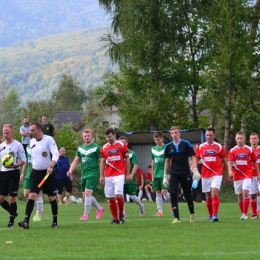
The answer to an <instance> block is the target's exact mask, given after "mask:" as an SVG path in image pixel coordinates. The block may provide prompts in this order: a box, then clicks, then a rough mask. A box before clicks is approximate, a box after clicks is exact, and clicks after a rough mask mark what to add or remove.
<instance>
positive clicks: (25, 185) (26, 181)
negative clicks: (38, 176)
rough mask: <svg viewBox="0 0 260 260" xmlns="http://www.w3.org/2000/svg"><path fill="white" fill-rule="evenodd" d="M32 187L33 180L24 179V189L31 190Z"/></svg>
mask: <svg viewBox="0 0 260 260" xmlns="http://www.w3.org/2000/svg"><path fill="white" fill-rule="evenodd" d="M30 187H31V180H30V179H29V178H25V179H24V183H23V188H24V189H25V190H29V189H30Z"/></svg>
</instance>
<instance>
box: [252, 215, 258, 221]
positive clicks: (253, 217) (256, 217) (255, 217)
mask: <svg viewBox="0 0 260 260" xmlns="http://www.w3.org/2000/svg"><path fill="white" fill-rule="evenodd" d="M250 219H252V220H254V219H258V216H257V215H253V216H252V217H251V218H250Z"/></svg>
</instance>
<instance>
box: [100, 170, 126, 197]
mask: <svg viewBox="0 0 260 260" xmlns="http://www.w3.org/2000/svg"><path fill="white" fill-rule="evenodd" d="M124 183H125V175H118V176H112V177H105V196H106V198H114V197H115V196H116V195H123V194H124Z"/></svg>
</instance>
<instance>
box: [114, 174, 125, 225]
mask: <svg viewBox="0 0 260 260" xmlns="http://www.w3.org/2000/svg"><path fill="white" fill-rule="evenodd" d="M124 182H125V176H124V175H119V176H115V177H114V187H115V196H116V200H117V207H118V212H119V223H120V224H123V223H124V222H125V216H124V204H125V202H124V198H123V196H124V193H123V191H124Z"/></svg>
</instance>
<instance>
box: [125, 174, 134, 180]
mask: <svg viewBox="0 0 260 260" xmlns="http://www.w3.org/2000/svg"><path fill="white" fill-rule="evenodd" d="M125 180H126V181H132V180H133V176H132V175H131V174H130V175H126V176H125Z"/></svg>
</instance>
